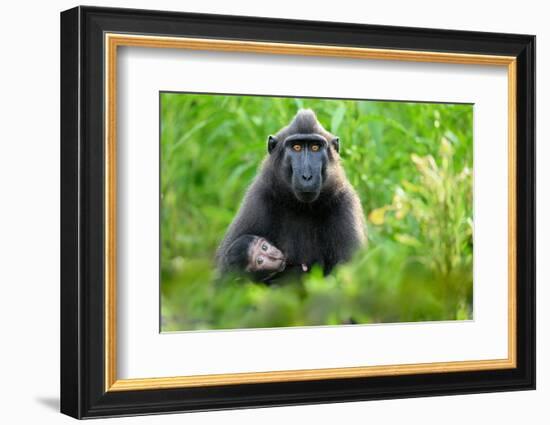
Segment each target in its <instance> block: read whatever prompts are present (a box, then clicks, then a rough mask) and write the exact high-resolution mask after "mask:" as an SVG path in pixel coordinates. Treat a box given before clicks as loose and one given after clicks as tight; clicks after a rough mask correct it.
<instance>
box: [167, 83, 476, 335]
mask: <svg viewBox="0 0 550 425" xmlns="http://www.w3.org/2000/svg"><path fill="white" fill-rule="evenodd" d="M299 108H312V109H313V110H314V111H315V112H316V114H317V116H318V118H319V120H320V121H321V123H323V125H324V126H325V127H326V128H327V130H329V131H331V132H333V133H335V134H337V135H338V136H339V137H340V140H341V156H342V164H343V166H344V168H345V170H346V174H347V176H348V179H349V180H350V182H351V183H352V185H353V186H354V187H355V189H356V190H357V192H358V194H359V197H360V198H361V202H362V204H363V208H364V211H365V214H366V215H367V217H368V220H367V223H368V227H369V229H368V233H369V244H368V246H367V247H366V248H365V249H364V250H362V251H360V252H358V253H357V255H356V256H355V258H354V259H353V260H352V261H350V262H349V263H347V264H345V265H342V266H339V267H338V268H337V269H336V270H335V271H334V272H333V273H332V274H331V275H330V276H328V277H323V276H322V273H321V271H320V270H318V269H316V268H314V269H313V270H312V271H311V273H309V274H307V275H306V276H305V277H304V278H303V279H301V280H300V281H296V282H290V283H286V284H283V285H274V286H266V285H263V284H256V283H252V282H248V281H246V280H243V279H242V278H237V277H234V276H223V277H220V276H216V273H215V270H214V268H213V259H214V253H215V249H216V247H217V245H218V243H219V242H220V240H221V239H222V237H223V235H224V233H225V230H226V229H227V226H228V225H229V224H230V222H231V220H232V219H233V217H234V216H235V213H236V212H237V210H238V207H239V205H240V202H241V199H242V197H243V195H244V192H245V191H246V188H247V187H248V185H249V184H250V182H251V181H252V179H253V177H254V176H255V174H256V172H257V170H258V167H259V165H260V164H261V161H262V159H263V158H264V156H265V155H266V139H267V136H268V135H269V134H273V133H275V132H276V131H277V130H278V129H279V128H281V127H282V126H283V125H285V124H286V123H288V122H289V121H290V120H291V119H292V117H293V116H294V114H295V113H296V112H297V110H298V109H299ZM472 164H473V160H472V107H471V105H450V104H427V103H406V102H379V101H347V100H322V99H294V98H272V97H259V96H209V95H194V94H175V93H163V94H162V95H161V238H162V242H161V310H162V330H163V331H176V330H193V329H219V328H247V327H273V326H305V325H336V324H342V323H349V322H350V320H353V321H354V322H357V323H377V322H402V321H420V320H430V321H432V320H454V319H460V320H463V319H470V318H471V317H472V282H473V277H472V249H473V247H472V176H471V170H472Z"/></svg>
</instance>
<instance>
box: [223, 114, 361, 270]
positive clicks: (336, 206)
mask: <svg viewBox="0 0 550 425" xmlns="http://www.w3.org/2000/svg"><path fill="white" fill-rule="evenodd" d="M296 135H300V136H296ZM316 135H317V136H322V139H324V140H325V141H326V143H325V142H324V143H325V147H326V150H325V151H324V153H325V154H326V157H325V158H326V161H325V163H324V165H323V168H322V170H321V171H320V173H322V186H321V188H320V192H319V195H318V197H317V198H316V199H315V200H314V201H312V202H303V201H301V200H299V199H298V198H297V195H296V193H295V190H294V189H295V188H294V187H293V183H289V181H290V180H289V175H288V173H291V174H292V170H289V169H288V168H289V165H288V163H287V162H288V161H286V160H285V158H286V157H285V155H287V154H285V149H286V145H285V141H286V140H287V139H288V138H289V137H290V138H291V140H292V139H293V138H295V137H300V138H304V139H307V138H308V137H316ZM268 151H269V155H268V157H267V158H266V159H265V160H264V163H263V165H262V168H261V171H260V172H259V173H258V175H257V176H256V179H255V180H254V182H253V183H252V184H251V186H250V187H249V189H248V191H247V193H246V195H245V197H244V200H243V203H242V205H241V207H240V210H239V212H238V214H237V216H236V217H235V219H234V220H233V222H232V223H231V225H230V227H229V229H228V231H227V234H226V236H225V238H224V240H223V241H222V243H221V244H220V246H219V248H218V252H217V262H218V267H219V269H220V270H221V271H222V272H223V271H226V270H228V269H230V268H232V267H233V266H234V265H235V264H236V263H232V262H233V260H232V258H234V255H235V254H233V253H230V247H231V245H232V244H233V242H234V241H236V240H237V239H238V238H239V237H241V236H242V235H258V236H263V237H265V238H266V239H268V240H269V241H271V242H272V243H273V244H274V245H275V246H276V247H277V248H279V249H280V250H281V251H282V252H283V253H284V254H285V255H286V257H287V268H288V269H289V270H290V269H293V266H301V265H302V264H303V265H307V266H308V269H310V268H311V266H312V265H314V264H319V265H320V266H321V267H323V270H324V272H325V273H329V272H330V271H331V270H332V268H333V267H334V266H335V265H337V264H338V263H341V262H344V261H346V260H349V259H350V257H351V256H352V254H353V252H354V251H355V250H356V249H357V248H358V247H359V246H360V245H362V244H363V243H364V242H365V221H364V215H363V211H362V208H361V204H360V202H359V198H358V196H357V194H356V193H355V191H354V189H353V188H352V186H351V185H350V183H349V182H348V180H347V178H346V177H345V174H344V171H343V169H342V167H341V165H340V157H339V139H338V138H337V137H335V136H334V135H332V134H330V133H329V132H327V131H326V130H325V129H324V128H323V127H322V126H321V124H320V123H319V122H318V121H317V118H316V117H315V114H314V113H313V111H311V110H300V111H299V112H298V114H297V115H296V116H295V118H294V119H293V121H292V122H291V123H290V124H289V125H288V126H287V127H285V128H283V129H282V130H280V131H279V132H278V133H277V134H276V135H275V136H270V137H269V139H268ZM243 249H244V248H243ZM294 268H295V267H294Z"/></svg>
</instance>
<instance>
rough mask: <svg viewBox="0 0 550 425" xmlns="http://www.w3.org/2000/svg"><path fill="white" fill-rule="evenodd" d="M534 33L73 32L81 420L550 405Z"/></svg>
mask: <svg viewBox="0 0 550 425" xmlns="http://www.w3.org/2000/svg"><path fill="white" fill-rule="evenodd" d="M534 70H535V37H534V36H531V35H518V34H495V33H479V32H464V31H450V30H434V29H419V28H401V27H389V26H370V25H356V24H343V23H329V22H313V21H293V20H280V19H265V18H252V17H238V16H220V15H202V14H188V13H175V12H161V11H143V10H129V9H109V8H94V7H77V8H74V9H71V10H68V11H65V12H63V13H62V14H61V116H62V122H61V197H62V201H61V214H62V216H61V224H62V225H61V258H62V270H61V271H62V273H61V411H62V412H63V413H65V414H68V415H71V416H73V417H76V418H91V417H103V416H120V415H137V414H147V413H162V412H176V411H181V412H185V411H198V410H214V409H229V408H241V407H256V406H275V405H293V404H308V403H326V402H339V401H352V400H369V399H382V398H397V397H414V396H429V395H432V396H433V395H444V394H462V393H476V392H488V391H509V390H522V389H533V388H535V217H534V215H535V181H534V178H535V169H534V167H535V152H534V147H535V133H534V129H535V126H534V123H535V75H534V74H535V71H534Z"/></svg>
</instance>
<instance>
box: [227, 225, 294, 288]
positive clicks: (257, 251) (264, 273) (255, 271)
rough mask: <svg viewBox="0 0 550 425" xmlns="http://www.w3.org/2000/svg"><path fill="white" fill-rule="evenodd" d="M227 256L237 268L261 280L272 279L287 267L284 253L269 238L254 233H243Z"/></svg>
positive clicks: (230, 248)
mask: <svg viewBox="0 0 550 425" xmlns="http://www.w3.org/2000/svg"><path fill="white" fill-rule="evenodd" d="M227 258H229V259H230V260H231V261H230V262H231V264H233V265H234V266H235V267H236V268H237V269H240V270H245V271H246V272H247V273H249V274H250V275H251V276H252V278H253V279H254V280H259V281H265V280H268V279H270V278H271V277H273V276H274V275H275V274H277V273H279V272H282V271H283V270H284V269H285V267H286V258H285V256H284V254H283V253H282V252H281V251H280V250H279V249H278V248H277V247H276V246H275V245H273V244H272V243H271V242H269V241H268V240H267V239H265V238H263V237H260V236H254V235H243V236H241V237H240V238H238V239H237V240H236V241H235V242H233V243H232V244H231V246H230V247H229V249H228V251H227Z"/></svg>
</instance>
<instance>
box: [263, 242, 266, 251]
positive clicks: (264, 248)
mask: <svg viewBox="0 0 550 425" xmlns="http://www.w3.org/2000/svg"><path fill="white" fill-rule="evenodd" d="M262 250H264V251H267V245H266V244H265V243H264V244H263V245H262Z"/></svg>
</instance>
